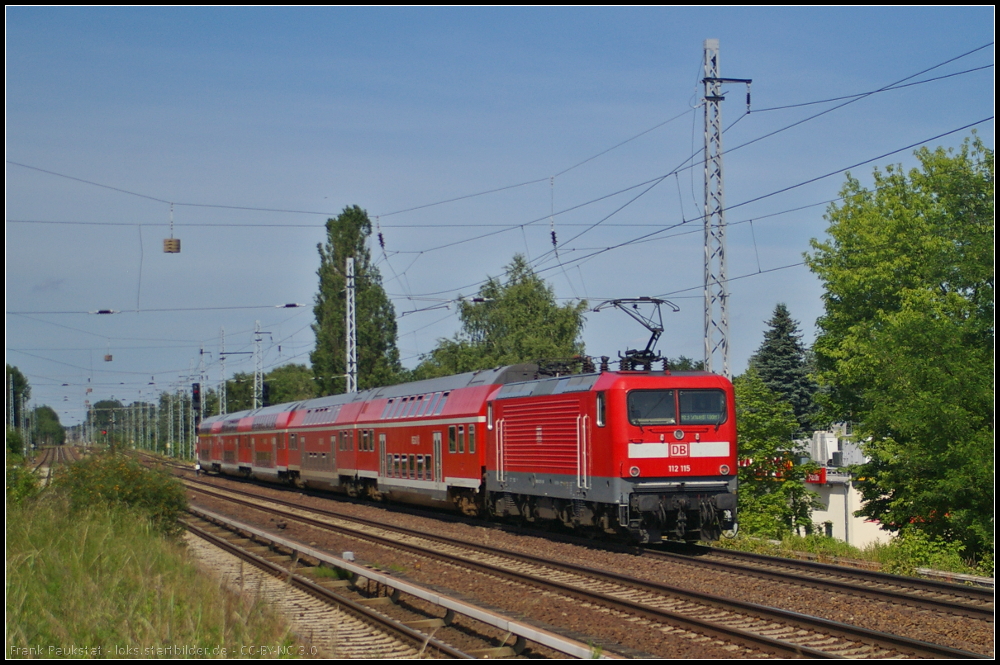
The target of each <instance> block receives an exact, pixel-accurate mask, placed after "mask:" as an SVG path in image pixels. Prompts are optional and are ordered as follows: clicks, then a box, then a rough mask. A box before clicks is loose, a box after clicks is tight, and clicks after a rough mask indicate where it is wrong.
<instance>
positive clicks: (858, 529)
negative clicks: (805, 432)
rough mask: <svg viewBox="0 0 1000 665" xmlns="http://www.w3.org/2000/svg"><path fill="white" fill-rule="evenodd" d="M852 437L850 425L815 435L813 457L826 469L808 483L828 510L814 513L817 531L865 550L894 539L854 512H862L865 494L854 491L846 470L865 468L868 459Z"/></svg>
mask: <svg viewBox="0 0 1000 665" xmlns="http://www.w3.org/2000/svg"><path fill="white" fill-rule="evenodd" d="M850 434H851V430H850V426H849V425H846V424H838V425H834V426H833V427H831V428H830V431H826V432H813V437H812V440H811V441H810V442H809V456H810V457H811V458H812V460H813V461H814V462H816V463H818V464H820V466H822V468H821V469H820V472H819V473H818V474H816V475H815V476H810V477H809V479H808V480H807V482H808V483H809V484H810V487H809V489H811V490H813V491H814V492H816V493H817V494H818V495H819V499H820V502H821V503H822V504H823V505H824V506H825V508H823V509H818V510H814V511H813V513H812V520H813V524H814V525H816V527H817V530H818V531H819V532H820V533H825V534H826V535H828V536H831V537H833V538H837V539H839V540H843V541H845V542H846V543H848V544H849V545H854V546H855V547H859V548H863V547H865V546H867V545H869V544H871V543H873V542H881V543H885V542H888V541H889V540H891V539H892V537H893V536H892V534H891V533H890V532H888V531H883V530H882V529H881V528H880V527H879V524H878V523H877V522H873V521H871V520H866V519H865V518H863V517H855V516H854V512H855V511H857V510H860V509H861V493H860V492H858V490H857V489H855V488H854V484H853V482H852V480H851V475H850V474H849V473H847V471H846V469H844V468H843V467H846V466H849V465H852V464H862V463H864V462H866V461H867V459H866V458H865V456H864V454H862V452H861V448H860V447H859V446H858V444H857V443H856V442H855V441H854V440H853V439H852V438H851V437H850Z"/></svg>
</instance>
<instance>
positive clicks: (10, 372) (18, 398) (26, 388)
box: [4, 365, 31, 427]
mask: <svg viewBox="0 0 1000 665" xmlns="http://www.w3.org/2000/svg"><path fill="white" fill-rule="evenodd" d="M6 387H7V391H6V392H5V393H4V399H10V393H11V391H12V390H13V391H14V395H13V403H14V413H13V416H14V427H20V426H21V402H22V400H23V401H24V403H25V404H27V403H28V400H29V399H31V386H30V385H28V379H27V377H25V376H24V374H22V373H21V370H19V369H18V368H16V367H14V366H12V365H7V385H6ZM7 404H9V402H7V403H5V405H4V406H5V407H6V406H7Z"/></svg>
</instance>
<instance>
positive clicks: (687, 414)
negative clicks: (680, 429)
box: [677, 390, 726, 425]
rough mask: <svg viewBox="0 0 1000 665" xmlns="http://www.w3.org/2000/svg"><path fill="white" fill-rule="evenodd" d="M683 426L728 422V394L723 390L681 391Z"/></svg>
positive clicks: (679, 393)
mask: <svg viewBox="0 0 1000 665" xmlns="http://www.w3.org/2000/svg"><path fill="white" fill-rule="evenodd" d="M677 392H678V401H679V402H680V407H681V424H682V425H719V424H721V423H724V422H726V394H725V393H724V392H722V391H721V390H679V391H677Z"/></svg>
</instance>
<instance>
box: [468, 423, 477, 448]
mask: <svg viewBox="0 0 1000 665" xmlns="http://www.w3.org/2000/svg"><path fill="white" fill-rule="evenodd" d="M469 452H470V453H475V452H476V426H475V425H469Z"/></svg>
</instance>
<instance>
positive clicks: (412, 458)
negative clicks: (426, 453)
mask: <svg viewBox="0 0 1000 665" xmlns="http://www.w3.org/2000/svg"><path fill="white" fill-rule="evenodd" d="M408 475H409V477H410V478H416V477H417V457H416V455H410V473H409V474H408Z"/></svg>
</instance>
